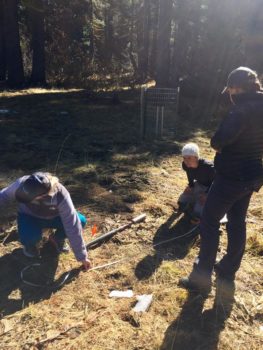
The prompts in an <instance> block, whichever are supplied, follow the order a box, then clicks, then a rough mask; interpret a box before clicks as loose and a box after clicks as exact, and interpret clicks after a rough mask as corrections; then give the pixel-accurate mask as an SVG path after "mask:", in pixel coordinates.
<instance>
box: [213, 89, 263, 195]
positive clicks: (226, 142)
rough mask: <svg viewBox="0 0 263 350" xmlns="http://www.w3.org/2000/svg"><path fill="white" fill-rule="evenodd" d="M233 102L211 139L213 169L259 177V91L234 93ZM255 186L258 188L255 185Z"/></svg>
mask: <svg viewBox="0 0 263 350" xmlns="http://www.w3.org/2000/svg"><path fill="white" fill-rule="evenodd" d="M233 97H234V102H235V105H234V106H233V107H232V108H231V110H230V111H229V113H228V115H227V116H226V118H225V119H224V120H223V122H222V123H221V125H220V126H219V128H218V130H217V131H216V133H215V135H214V136H213V137H212V139H211V146H212V147H213V148H214V149H215V150H216V151H217V153H216V156H215V162H214V163H215V168H216V172H217V173H218V174H219V175H221V176H223V177H225V178H227V179H230V180H234V181H245V182H248V183H252V184H253V183H255V184H258V183H260V182H261V181H262V180H263V166H262V156H263V93H262V92H253V93H248V94H245V93H244V94H240V95H235V96H233ZM257 189H258V188H257Z"/></svg>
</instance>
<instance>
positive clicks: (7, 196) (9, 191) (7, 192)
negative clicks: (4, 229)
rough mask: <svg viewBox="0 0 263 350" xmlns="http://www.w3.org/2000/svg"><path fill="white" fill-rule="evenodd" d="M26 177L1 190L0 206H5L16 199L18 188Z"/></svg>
mask: <svg viewBox="0 0 263 350" xmlns="http://www.w3.org/2000/svg"><path fill="white" fill-rule="evenodd" d="M25 178H26V176H24V177H21V178H19V179H17V180H16V181H15V182H13V183H11V184H10V185H9V186H8V187H5V188H3V189H2V190H1V191H0V207H1V206H5V205H7V204H9V203H11V202H12V201H15V199H16V190H17V189H18V187H19V186H20V184H21V182H22V181H23V180H24V179H25Z"/></svg>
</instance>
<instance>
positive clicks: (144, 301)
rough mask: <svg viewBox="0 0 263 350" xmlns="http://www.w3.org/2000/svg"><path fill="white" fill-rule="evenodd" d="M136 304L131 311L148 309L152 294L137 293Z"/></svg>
mask: <svg viewBox="0 0 263 350" xmlns="http://www.w3.org/2000/svg"><path fill="white" fill-rule="evenodd" d="M136 298H137V300H138V302H137V304H136V305H135V306H134V308H133V311H135V312H145V311H147V310H148V309H149V307H150V305H151V303H152V299H153V295H152V294H143V295H138V296H137V297H136Z"/></svg>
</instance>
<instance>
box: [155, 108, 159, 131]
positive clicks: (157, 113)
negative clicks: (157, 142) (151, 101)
mask: <svg viewBox="0 0 263 350" xmlns="http://www.w3.org/2000/svg"><path fill="white" fill-rule="evenodd" d="M158 128H159V106H157V108H156V120H155V136H156V137H157V136H158Z"/></svg>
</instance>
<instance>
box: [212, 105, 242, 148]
mask: <svg viewBox="0 0 263 350" xmlns="http://www.w3.org/2000/svg"><path fill="white" fill-rule="evenodd" d="M244 130H245V121H244V115H243V114H242V113H237V112H230V113H229V115H228V116H227V117H226V119H224V120H223V122H222V123H221V125H220V126H219V128H218V130H217V131H216V133H215V134H214V136H213V137H212V139H211V147H212V148H213V149H214V150H216V151H217V152H219V153H220V152H221V151H222V149H223V148H224V147H225V146H228V145H231V144H232V143H234V142H235V141H236V140H237V139H238V137H239V135H240V134H241V133H242V132H243V131H244Z"/></svg>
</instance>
